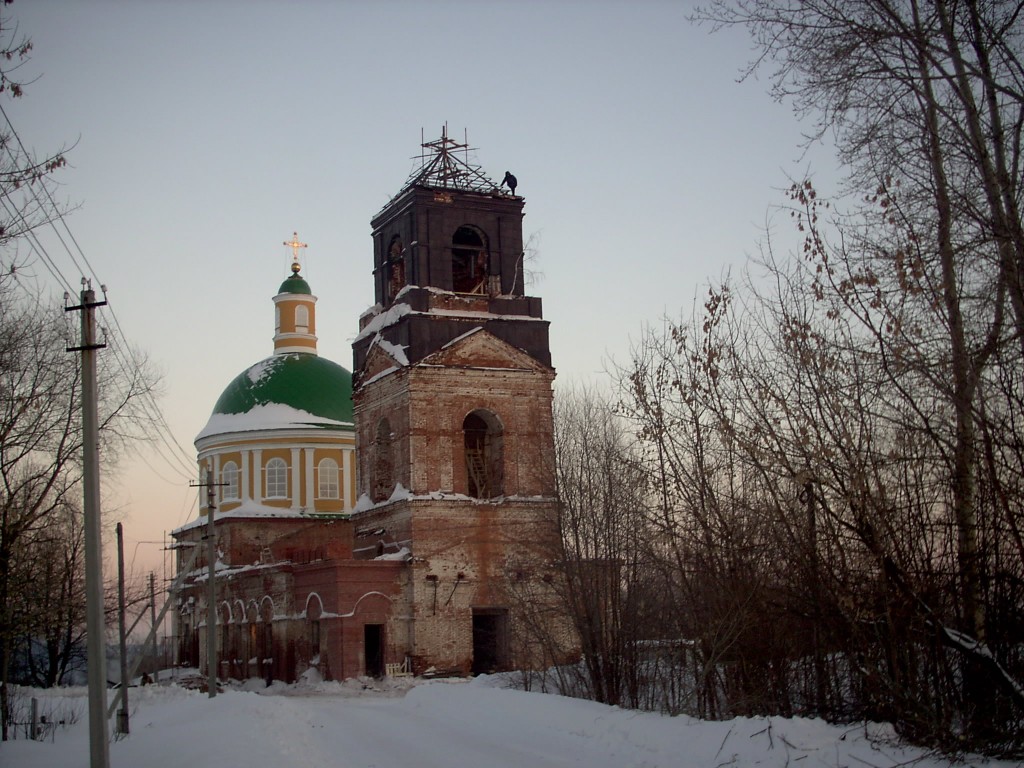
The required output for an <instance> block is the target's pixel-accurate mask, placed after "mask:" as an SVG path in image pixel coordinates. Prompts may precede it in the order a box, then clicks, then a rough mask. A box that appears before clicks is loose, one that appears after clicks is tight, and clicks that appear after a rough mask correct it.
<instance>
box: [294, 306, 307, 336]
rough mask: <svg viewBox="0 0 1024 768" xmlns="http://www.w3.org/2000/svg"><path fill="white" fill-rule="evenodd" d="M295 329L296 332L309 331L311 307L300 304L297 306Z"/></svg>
mask: <svg viewBox="0 0 1024 768" xmlns="http://www.w3.org/2000/svg"><path fill="white" fill-rule="evenodd" d="M295 331H296V333H308V332H309V307H307V306H306V305H305V304H299V306H297V307H296V308H295Z"/></svg>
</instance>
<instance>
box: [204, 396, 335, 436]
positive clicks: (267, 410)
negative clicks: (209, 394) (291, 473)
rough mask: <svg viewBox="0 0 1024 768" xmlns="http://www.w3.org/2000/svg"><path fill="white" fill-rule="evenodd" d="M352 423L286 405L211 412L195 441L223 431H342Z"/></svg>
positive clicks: (276, 404)
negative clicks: (239, 411)
mask: <svg viewBox="0 0 1024 768" xmlns="http://www.w3.org/2000/svg"><path fill="white" fill-rule="evenodd" d="M351 426H352V422H348V421H336V420H334V419H328V418H326V417H323V416H314V415H313V414H312V413H309V412H307V411H300V410H299V409H298V408H292V407H291V406H290V405H283V404H281V403H268V404H265V405H256V406H254V407H253V408H251V409H250V410H249V411H246V412H245V413H215V414H213V415H212V416H210V420H209V421H208V422H206V426H205V427H203V431H202V432H200V433H199V434H198V435H196V441H197V442H198V441H199V440H202V439H203V438H204V437H209V436H210V435H223V434H225V433H227V432H253V431H256V430H263V429H293V428H295V427H322V428H335V429H338V428H344V427H351Z"/></svg>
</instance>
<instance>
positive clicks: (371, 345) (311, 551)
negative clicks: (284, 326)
mask: <svg viewBox="0 0 1024 768" xmlns="http://www.w3.org/2000/svg"><path fill="white" fill-rule="evenodd" d="M425 146H430V147H434V148H435V149H436V151H437V153H438V154H437V156H438V157H440V158H441V159H442V160H445V161H446V162H447V161H450V160H451V158H450V157H448V152H449V149H450V146H453V143H452V142H450V141H449V140H447V138H446V137H443V141H442V142H437V143H434V144H430V145H425ZM446 158H447V160H446ZM453 167H455V169H456V171H457V172H456V173H454V174H452V173H447V174H444V175H440V176H439V175H437V174H436V173H435V172H434V171H432V170H431V169H432V168H433V166H430V165H429V164H425V166H424V168H425V170H424V171H423V172H422V173H421V174H420V175H419V176H416V175H414V177H413V178H411V179H410V181H409V182H407V184H406V186H405V187H404V188H403V190H402V192H400V193H399V194H398V195H397V196H396V197H395V198H394V199H393V200H392V201H391V202H390V203H389V204H388V206H386V207H385V209H384V210H382V211H381V212H380V213H379V214H378V215H377V216H376V217H375V218H374V220H373V222H372V225H373V242H374V285H375V300H376V301H375V304H374V305H373V307H371V309H370V310H368V311H367V312H366V313H364V314H363V316H362V317H361V318H360V321H359V322H360V331H359V334H358V335H357V337H356V339H355V341H354V343H353V357H354V363H355V366H354V371H353V386H352V404H353V415H354V430H355V465H356V473H355V475H356V476H355V484H356V496H357V498H358V501H357V503H356V504H355V505H354V507H352V508H351V509H345V510H343V511H341V512H339V513H332V514H327V515H323V514H317V513H316V511H315V510H312V511H311V510H306V509H300V510H295V509H292V510H290V512H289V513H288V514H285V513H284V512H282V513H280V514H279V515H276V516H275V515H274V514H270V515H269V516H267V517H266V518H265V519H263V518H260V517H258V516H252V515H247V514H244V512H245V509H247V508H246V507H245V505H244V504H243V505H242V506H241V507H240V511H237V512H236V513H235V514H234V515H229V516H226V517H225V518H224V519H223V520H221V519H220V518H218V519H217V522H216V530H217V540H218V547H219V549H220V552H221V555H220V558H221V560H222V565H221V571H220V572H219V574H218V579H217V584H218V589H219V590H220V591H219V595H218V605H219V606H220V609H221V610H220V612H219V614H218V615H219V617H220V620H221V622H222V623H221V625H220V626H221V629H220V634H219V639H220V642H219V649H218V654H219V656H220V658H219V660H218V663H219V667H220V669H221V672H222V673H223V674H229V675H234V676H256V675H259V676H260V677H274V678H279V679H284V680H292V679H294V678H295V677H297V676H298V675H301V674H302V673H303V672H304V670H305V669H307V668H309V667H311V666H313V667H316V668H317V669H318V670H319V672H320V673H321V674H323V675H324V676H325V677H328V678H335V679H340V678H345V677H351V676H355V675H362V674H370V675H379V674H382V673H384V672H386V671H387V670H388V669H389V666H388V665H401V666H402V668H403V669H407V670H409V671H412V672H414V673H417V674H422V673H428V672H436V673H449V674H452V673H454V674H469V673H471V672H480V671H491V670H494V669H501V668H512V667H521V666H537V665H540V664H545V663H551V662H553V661H557V660H559V658H557V657H560V656H565V655H569V654H571V653H572V647H573V645H574V644H573V643H572V641H571V638H570V635H569V632H568V630H567V626H568V625H567V624H566V623H565V622H564V619H563V617H561V616H559V615H558V613H557V610H555V606H556V601H555V600H554V593H553V583H554V574H553V563H554V558H556V557H557V549H558V548H557V536H558V532H557V523H556V513H557V504H556V488H555V462H554V443H553V432H552V411H551V406H552V383H553V381H554V376H555V373H554V370H553V368H552V367H551V360H550V352H549V348H548V335H547V333H548V325H547V322H546V321H545V320H544V319H543V317H542V313H541V302H540V300H539V299H537V298H534V297H529V296H526V295H525V294H524V290H523V271H522V266H523V265H522V258H523V238H522V215H523V214H522V211H523V199H522V198H520V197H516V196H513V195H510V194H506V193H503V192H501V191H499V190H498V188H497V187H496V186H494V185H493V184H491V185H490V186H488V183H487V182H486V179H484V177H483V176H482V175H481V174H480V173H479V172H478V171H477V170H476V169H473V168H472V167H470V166H462V165H459V164H455V165H454V166H453ZM460 168H461V169H462V170H459V169H460ZM460 173H462V174H463V175H462V176H460V175H459V174H460ZM467 173H469V174H471V175H470V176H467V175H466V174H467ZM472 174H475V175H472ZM481 180H483V181H481ZM295 455H296V456H298V454H295ZM310 461H312V460H310ZM295 464H296V466H298V465H299V464H301V461H299V460H297V461H296V462H295ZM254 471H255V470H254ZM309 482H310V483H312V480H310V481H309ZM293 506H294V505H293ZM253 508H255V507H253ZM203 530H204V523H203V521H202V520H199V521H196V522H195V523H193V524H191V525H189V526H185V527H184V528H183V529H180V530H179V531H178V532H176V538H177V539H178V540H179V542H182V543H184V544H186V545H187V544H191V543H195V544H199V543H200V540H201V536H202V532H203ZM184 551H185V550H183V554H182V560H184ZM203 569H204V560H203V558H202V557H200V558H199V561H198V563H197V564H194V565H193V567H192V574H193V576H192V578H191V579H190V580H189V581H188V582H187V584H186V586H185V587H184V588H183V590H182V591H181V593H180V599H181V603H180V604H181V606H182V608H181V610H180V611H179V614H180V616H181V626H182V637H183V640H182V652H183V654H184V655H185V656H188V657H189V660H192V661H193V662H194V663H199V664H203V665H205V658H204V649H203V643H202V642H200V638H201V637H202V635H203V633H204V632H205V625H204V623H203V620H202V615H201V614H202V607H203V606H204V604H205V598H204V593H203V576H202V573H203V572H204V570H203ZM524 587H528V588H524ZM523 595H529V601H528V603H527V602H524V599H523V597H522V596H523ZM189 610H192V615H189ZM197 611H198V614H197ZM526 612H529V613H530V614H531V616H534V617H535V616H536V615H541V614H543V615H547V616H548V618H547V619H546V621H548V622H549V623H550V624H551V626H550V627H548V629H550V630H552V631H550V632H548V633H547V635H548V637H550V636H555V637H561V638H562V640H563V642H562V643H561V645H560V646H558V648H557V649H556V650H555V651H554V652H553V651H552V650H551V647H550V645H549V646H547V647H546V649H545V651H544V653H541V652H540V651H539V650H537V648H538V646H537V645H536V644H535V643H533V642H532V641H531V637H530V632H528V631H527V629H526V627H525V623H524V616H525V614H526ZM391 669H394V667H391Z"/></svg>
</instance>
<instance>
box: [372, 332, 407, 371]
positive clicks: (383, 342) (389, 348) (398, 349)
mask: <svg viewBox="0 0 1024 768" xmlns="http://www.w3.org/2000/svg"><path fill="white" fill-rule="evenodd" d="M373 343H374V344H375V345H376V346H378V347H380V348H381V349H383V350H384V351H385V352H387V353H388V354H389V355H391V356H392V357H393V358H395V362H396V363H398V364H399V365H402V366H406V365H408V364H409V357H408V356H407V355H406V354H405V350H407V349H408V348H409V347H407V346H405V345H399V344H392V343H391V342H390V341H388V340H387V339H385V338H384V337H382V336H381V335H380V334H378V335H377V338H376V339H374V340H373Z"/></svg>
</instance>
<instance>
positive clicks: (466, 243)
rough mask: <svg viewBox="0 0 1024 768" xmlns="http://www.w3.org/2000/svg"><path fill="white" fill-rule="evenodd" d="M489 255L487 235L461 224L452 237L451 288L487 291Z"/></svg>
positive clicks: (464, 291)
mask: <svg viewBox="0 0 1024 768" xmlns="http://www.w3.org/2000/svg"><path fill="white" fill-rule="evenodd" d="M489 267H490V257H489V254H488V249H487V236H486V235H484V233H483V232H481V231H480V230H478V229H477V228H476V227H470V226H462V227H459V228H458V229H457V230H455V235H454V236H453V237H452V290H453V291H455V292H456V293H480V294H483V293H487V276H488V274H489V271H490V270H489Z"/></svg>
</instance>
